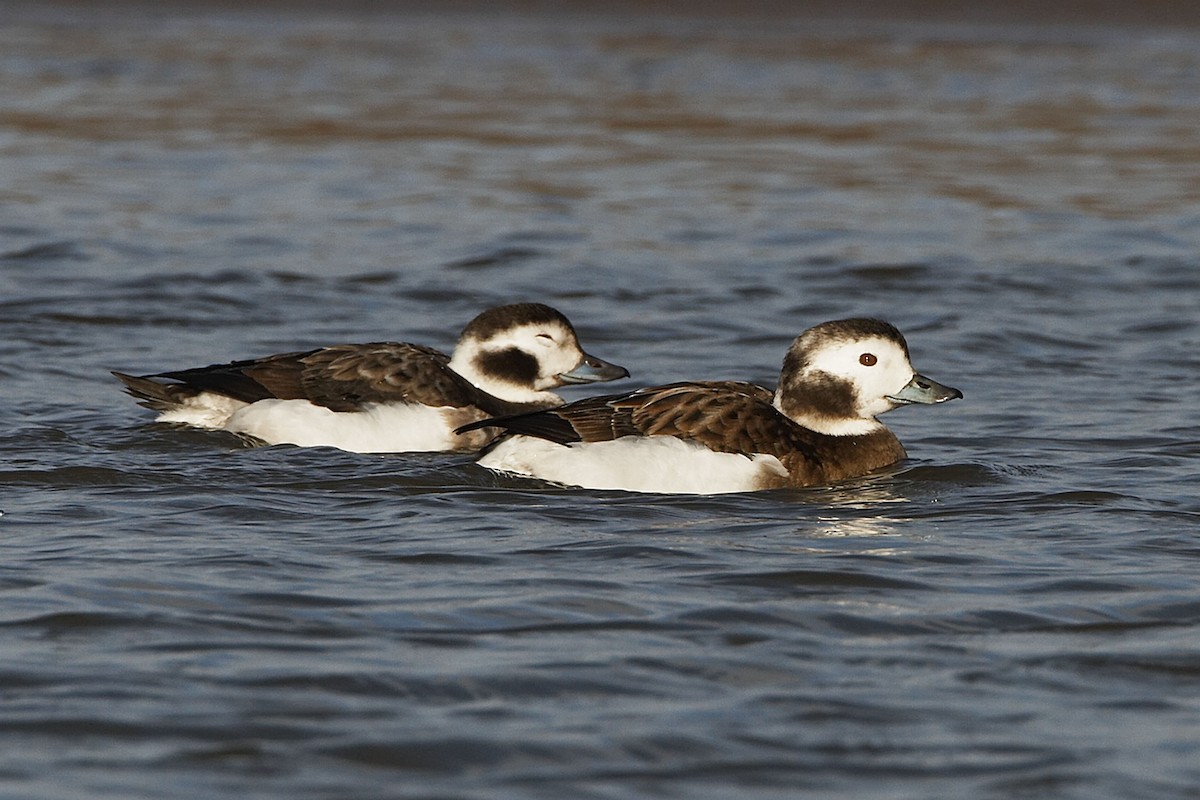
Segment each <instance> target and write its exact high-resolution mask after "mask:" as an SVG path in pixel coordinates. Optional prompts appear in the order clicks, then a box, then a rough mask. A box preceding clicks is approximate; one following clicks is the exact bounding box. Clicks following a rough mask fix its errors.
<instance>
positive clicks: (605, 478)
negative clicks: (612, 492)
mask: <svg viewBox="0 0 1200 800" xmlns="http://www.w3.org/2000/svg"><path fill="white" fill-rule="evenodd" d="M479 464H480V465H481V466H483V467H486V468H488V469H492V470H497V471H500V472H512V473H516V474H518V475H529V476H532V477H535V478H541V479H542V480H547V481H553V482H555V483H562V484H567V485H571V486H583V487H586V488H589V489H624V490H626V491H630V492H657V493H662V494H722V493H726V492H750V491H754V490H756V489H759V488H761V485H760V483H759V481H760V480H761V478H762V477H763V476H764V475H770V474H774V475H778V476H785V475H786V474H787V471H786V470H785V469H784V467H783V464H781V463H780V462H779V459H777V458H775V456H770V455H763V454H761V453H756V454H754V455H752V456H743V455H738V454H735V453H717V452H714V451H712V450H709V449H708V448H707V447H704V446H703V445H701V444H697V443H696V442H689V441H685V440H683V439H676V438H675V437H673V436H648V437H639V436H625V437H622V438H620V439H616V440H614V441H611V442H591V443H587V444H582V443H576V444H571V445H561V444H555V443H554V442H548V441H546V440H545V439H538V438H535V437H531V436H513V437H510V438H508V439H505V440H502V441H501V442H500V443H499V444H498V445H497V446H496V447H495V448H493V449H492V450H491V452H489V453H487V454H486V455H485V456H483V458H481V459H479Z"/></svg>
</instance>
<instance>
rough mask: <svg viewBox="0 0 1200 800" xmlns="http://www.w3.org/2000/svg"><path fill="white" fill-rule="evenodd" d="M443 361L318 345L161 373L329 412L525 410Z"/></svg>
mask: <svg viewBox="0 0 1200 800" xmlns="http://www.w3.org/2000/svg"><path fill="white" fill-rule="evenodd" d="M449 363H450V357H449V356H447V355H446V354H445V353H442V352H440V351H438V350H435V349H434V348H432V347H425V346H423V345H417V344H409V343H406V342H372V343H368V344H345V345H333V346H331V347H322V348H319V349H316V350H306V351H300V352H295V353H280V354H279V355H274V356H267V357H265V358H256V359H248V360H245V361H233V362H230V363H228V364H213V365H211V366H207V367H199V368H196V369H186V370H178V371H174V372H162V373H158V374H156V375H153V376H147V377H158V378H170V379H172V380H175V381H179V382H180V383H182V384H185V385H187V386H189V387H192V388H194V389H196V390H199V391H211V392H216V393H218V394H224V395H228V396H230V397H233V398H235V399H238V400H242V401H244V402H247V403H253V402H255V401H258V400H265V399H269V398H278V399H281V400H308V401H310V402H312V403H315V404H317V405H321V406H325V407H326V408H329V409H331V410H333V411H354V410H357V409H359V408H361V407H362V406H363V404H366V403H389V402H391V403H394V402H410V403H421V404H424V405H429V406H450V407H453V408H463V407H466V406H477V407H479V408H481V409H483V410H484V411H485V412H487V413H488V414H511V413H514V412H517V411H525V410H529V408H528V407H527V406H520V405H515V404H512V403H507V402H505V401H502V400H499V399H498V398H495V397H493V396H492V395H490V394H488V393H486V392H484V391H482V390H480V389H479V388H477V387H476V386H474V385H473V384H471V383H470V382H469V381H467V380H466V379H465V378H463V377H462V376H461V375H459V374H458V373H456V372H454V371H453V370H451V369H450V367H449Z"/></svg>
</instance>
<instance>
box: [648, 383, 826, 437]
mask: <svg viewBox="0 0 1200 800" xmlns="http://www.w3.org/2000/svg"><path fill="white" fill-rule="evenodd" d="M772 399H773V395H772V393H771V392H770V391H769V390H767V389H765V388H763V387H761V386H757V385H755V384H750V383H737V382H733V381H722V382H705V383H691V384H676V385H674V386H670V387H663V388H662V389H660V390H657V391H655V392H653V393H652V394H651V395H650V396H649V397H647V398H645V399H642V400H641V402H638V403H637V404H636V406H633V407H631V408H630V409H629V414H630V418H631V420H632V421H633V424H634V426H635V427H636V428H637V429H638V431H639V432H640V433H641V434H642V435H643V436H675V437H678V438H680V439H690V440H692V441H695V442H699V443H700V444H702V445H704V446H705V447H707V448H709V449H710V450H715V451H717V452H721V453H769V454H773V455H780V456H781V455H784V454H786V453H791V452H795V451H797V450H800V451H804V450H807V449H808V447H807V444H806V443H805V442H804V441H803V436H802V435H800V434H801V433H802V431H801V430H800V429H799V428H798V426H796V425H795V423H793V422H792V421H791V420H789V419H788V418H787V417H785V416H783V415H782V414H780V413H779V412H778V411H776V410H775V408H774V407H773V406H772V405H771V401H772Z"/></svg>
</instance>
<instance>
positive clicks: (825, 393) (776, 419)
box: [458, 319, 962, 493]
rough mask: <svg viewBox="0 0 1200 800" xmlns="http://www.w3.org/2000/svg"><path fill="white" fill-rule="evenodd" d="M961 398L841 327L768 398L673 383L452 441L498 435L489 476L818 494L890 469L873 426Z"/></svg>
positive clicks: (869, 328)
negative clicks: (914, 406) (896, 412)
mask: <svg viewBox="0 0 1200 800" xmlns="http://www.w3.org/2000/svg"><path fill="white" fill-rule="evenodd" d="M957 397H962V393H961V392H959V391H958V390H957V389H952V388H950V387H947V386H942V385H940V384H938V383H936V382H934V381H931V380H929V379H928V378H926V377H924V376H922V375H918V374H916V373H915V372H914V371H913V369H912V364H911V363H910V362H909V353H908V345H907V343H906V342H905V340H904V337H903V336H902V335H901V334H900V332H899V331H898V330H896V328H895V327H893V326H892V325H889V324H888V323H886V322H881V321H879V320H873V319H849V320H837V321H834V322H827V323H822V324H821V325H817V326H815V327H813V328H810V329H809V330H807V331H805V332H804V333H803V334H801V335H800V336H799V337H797V338H796V340H795V341H794V342H793V343H792V346H791V348H790V349H789V351H788V353H787V355H786V357H785V359H784V363H783V368H782V370H781V373H780V382H779V389H778V390H777V391H776V392H772V391H770V390H769V389H766V388H764V387H762V386H757V385H755V384H751V383H741V382H735V381H690V382H683V383H672V384H667V385H665V386H656V387H652V388H647V389H641V390H638V391H635V392H630V393H626V394H614V395H606V396H602V397H592V398H589V399H586V400H581V401H578V402H575V403H571V404H569V405H566V406H561V407H558V408H553V409H547V410H544V411H539V412H533V413H527V414H520V415H515V416H507V417H501V418H498V419H493V420H484V421H481V422H475V423H472V424H469V425H466V426H464V427H462V428H459V429H458V431H459V432H460V433H463V432H469V431H473V430H478V429H481V428H486V427H488V426H496V427H498V428H502V429H503V430H504V431H505V433H506V434H507V435H506V436H505V437H503V438H502V439H500V440H499V441H498V442H497V443H496V444H494V445H493V446H492V447H491V448H490V449H489V450H488V451H487V452H485V453H484V455H483V457H482V458H481V459H480V464H482V465H483V466H486V467H488V468H490V469H496V470H500V471H506V472H514V473H517V474H523V475H531V476H535V477H540V478H544V479H546V480H551V481H556V482H559V483H567V484H576V485H582V486H592V487H597V488H622V489H629V490H633V491H656V492H689V493H712V492H729V491H748V490H755V489H769V488H778V487H783V486H794V487H803V486H815V485H824V484H829V483H834V482H837V481H841V480H846V479H848V478H853V477H857V476H860V475H865V474H867V473H869V472H872V471H874V470H877V469H880V468H882V467H885V466H887V465H889V464H894V463H896V462H897V461H900V460H901V459H903V458H905V457H906V453H905V451H904V447H903V446H902V445H901V444H900V441H899V440H898V439H897V438H896V436H895V435H894V434H893V433H892V432H891V431H890V430H888V429H887V427H885V426H884V425H883V424H882V423H880V422H879V421H878V420H877V419H876V416H877V415H879V414H881V413H884V412H886V411H889V410H891V409H893V408H896V407H898V406H901V405H907V404H910V403H921V404H932V403H942V402H945V401H947V400H952V399H954V398H957ZM537 440H541V441H540V442H539V441H537ZM548 443H549V444H548Z"/></svg>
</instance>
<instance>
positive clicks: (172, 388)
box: [112, 370, 200, 411]
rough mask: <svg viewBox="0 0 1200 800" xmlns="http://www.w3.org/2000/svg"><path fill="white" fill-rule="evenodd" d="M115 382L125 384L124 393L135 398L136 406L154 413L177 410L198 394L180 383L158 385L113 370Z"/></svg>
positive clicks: (156, 382) (145, 379) (197, 391)
mask: <svg viewBox="0 0 1200 800" xmlns="http://www.w3.org/2000/svg"><path fill="white" fill-rule="evenodd" d="M112 374H113V375H115V376H116V378H117V380H119V381H121V383H123V384H125V391H126V392H127V393H128V394H129V395H130V396H131V397H133V398H136V399H137V401H138V405H139V406H142V407H143V408H149V409H153V410H155V411H170V410H171V409H173V408H178V407H179V406H180V405H181V404H182V403H183V402H184V401H185V400H187V399H188V398H189V397H195V396H196V395H198V394H200V392H199V390H197V389H193V388H192V387H190V386H184V385H183V384H181V383H159V382H158V381H152V380H150V379H149V378H140V377H138V376H136V375H126V374H125V373H124V372H117V371H116V370H113V373H112Z"/></svg>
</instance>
